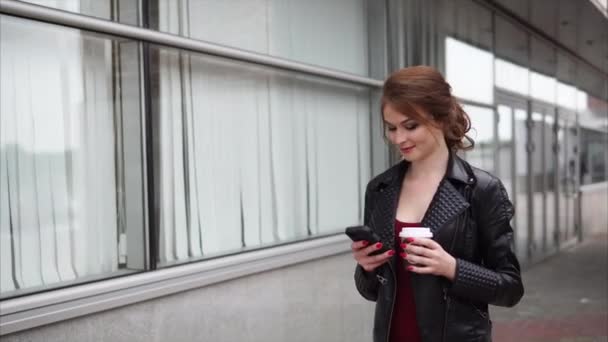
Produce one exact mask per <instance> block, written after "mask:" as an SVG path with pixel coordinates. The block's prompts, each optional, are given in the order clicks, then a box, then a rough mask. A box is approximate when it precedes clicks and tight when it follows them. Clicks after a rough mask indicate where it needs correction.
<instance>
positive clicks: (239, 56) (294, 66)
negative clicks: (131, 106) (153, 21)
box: [0, 0, 383, 88]
mask: <svg viewBox="0 0 608 342" xmlns="http://www.w3.org/2000/svg"><path fill="white" fill-rule="evenodd" d="M0 13H2V14H8V15H12V16H17V17H23V18H26V19H34V20H38V21H42V22H47V23H51V24H57V25H62V26H67V27H72V28H76V29H82V30H87V31H92V32H97V33H103V34H108V35H112V36H119V37H124V38H129V39H133V40H138V41H143V42H147V43H153V44H159V45H164V46H169V47H174V48H178V49H183V50H189V51H194V52H200V53H204V54H207V55H212V56H219V57H225V58H230V59H234V60H238V61H242V62H249V63H253V64H257V65H264V66H268V67H271V68H275V69H282V70H287V71H293V72H298V73H303V74H307V75H313V76H320V77H323V78H330V79H334V80H338V81H344V82H348V83H354V84H358V85H364V86H368V87H374V88H380V87H382V85H383V81H382V80H377V79H373V78H369V77H364V76H359V75H355V74H351V73H348V72H343V71H339V70H334V69H330V68H324V67H318V66H314V65H311V64H306V63H301V62H296V61H292V60H287V59H283V58H278V57H272V56H268V55H264V54H260V53H255V52H249V51H245V50H241V49H237V48H231V47H227V46H222V45H219V44H214V43H208V42H204V41H200V40H196V39H191V38H185V37H180V36H176V35H173V34H169V33H164V32H157V31H153V30H149V29H146V28H141V27H135V26H130V25H126V24H121V23H117V22H112V21H108V20H104V19H99V18H93V17H88V16H84V15H81V14H77V13H71V12H66V11H62V10H57V9H53V8H48V7H43V6H38V5H32V4H27V3H23V2H20V1H15V0H0Z"/></svg>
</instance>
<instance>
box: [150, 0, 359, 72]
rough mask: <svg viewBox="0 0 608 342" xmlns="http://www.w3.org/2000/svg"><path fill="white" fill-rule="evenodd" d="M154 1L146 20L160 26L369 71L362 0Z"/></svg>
mask: <svg viewBox="0 0 608 342" xmlns="http://www.w3.org/2000/svg"><path fill="white" fill-rule="evenodd" d="M158 6H159V8H158V12H157V13H158V14H157V15H158V18H151V20H152V22H154V21H157V26H158V27H157V28H158V29H159V30H160V31H164V32H170V33H173V34H178V35H180V36H186V37H190V38H194V39H199V40H204V41H208V42H212V43H217V44H222V45H227V46H231V47H236V48H240V49H244V50H248V51H254V52H258V53H262V54H268V55H272V56H277V57H281V58H286V59H291V60H297V61H300V62H305V63H309V64H314V65H319V66H323V67H327V68H332V69H337V70H342V71H346V72H350V73H354V74H358V75H368V73H369V67H368V53H367V51H368V50H367V47H368V45H367V44H368V35H367V28H368V20H367V19H368V18H367V4H366V1H365V0H328V1H299V0H287V1H285V0H270V1H267V0H236V1H173V0H161V1H159V4H158ZM337 18H339V24H337ZM153 26H154V25H153Z"/></svg>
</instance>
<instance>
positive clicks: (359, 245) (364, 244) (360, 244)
mask: <svg viewBox="0 0 608 342" xmlns="http://www.w3.org/2000/svg"><path fill="white" fill-rule="evenodd" d="M368 245H369V242H368V241H365V240H361V241H353V243H351V244H350V248H351V249H352V250H353V251H358V250H360V249H361V248H365V247H367V246H368Z"/></svg>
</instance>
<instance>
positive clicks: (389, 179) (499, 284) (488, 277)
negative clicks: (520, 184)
mask: <svg viewBox="0 0 608 342" xmlns="http://www.w3.org/2000/svg"><path fill="white" fill-rule="evenodd" d="M408 165H409V164H408V163H407V162H405V161H403V162H401V163H399V164H397V165H395V166H393V167H392V168H390V169H389V170H387V171H385V172H384V173H382V174H381V175H379V176H377V177H376V178H374V179H373V180H372V181H370V182H369V184H368V186H367V190H366V193H365V213H364V223H365V224H366V225H368V226H370V227H371V228H372V229H373V230H374V231H375V232H376V233H377V234H378V235H379V236H380V237H381V239H382V243H383V244H385V245H388V246H390V248H395V241H394V235H393V225H394V220H395V214H396V208H397V200H398V198H399V194H400V191H401V184H402V182H403V177H404V175H405V172H406V171H407V168H408ZM512 217H513V206H512V204H511V202H510V201H509V199H508V196H507V193H506V190H505V188H504V186H503V185H502V183H501V182H500V180H498V179H497V178H496V177H494V176H492V175H490V174H489V173H487V172H485V171H482V170H479V169H476V168H473V167H471V166H470V165H469V164H468V163H467V162H466V161H464V160H462V159H460V158H459V157H457V156H455V155H451V156H450V162H449V164H448V170H447V172H446V176H445V177H444V179H443V180H442V181H441V183H440V185H439V187H438V189H437V192H436V193H435V196H434V197H433V200H432V201H431V204H430V206H429V208H428V209H427V212H426V213H425V215H424V218H423V220H422V224H423V226H425V227H429V228H430V229H431V231H432V232H433V239H434V240H435V241H436V242H438V243H439V244H440V245H441V246H442V247H443V249H444V250H446V251H447V252H448V253H450V254H451V255H452V256H453V257H454V258H455V259H456V275H455V277H454V280H453V281H449V280H448V279H446V278H444V277H439V276H434V275H420V274H415V273H412V275H411V277H410V278H411V282H412V288H413V292H414V301H415V303H416V320H417V323H418V327H419V330H420V335H421V338H422V341H425V342H437V341H442V342H443V341H446V342H447V341H449V342H451V341H455V342H466V341H491V340H492V322H491V321H490V317H489V313H488V304H493V305H498V306H507V307H511V306H514V305H515V304H517V303H518V302H519V300H520V299H521V297H522V296H523V293H524V289H523V284H522V280H521V275H520V267H519V262H518V261H517V258H516V256H515V254H514V253H513V250H512V248H511V242H512V240H513V230H512V228H511V226H510V220H511V218H512ZM396 255H399V254H398V253H397V254H396ZM395 267H396V264H395V259H394V258H393V259H391V260H390V261H389V262H387V263H386V264H384V265H382V266H381V267H379V268H377V269H376V270H374V271H373V272H366V271H365V270H363V268H362V267H361V266H359V265H357V268H356V270H355V284H356V287H357V290H358V291H359V293H360V294H361V295H362V296H363V297H364V298H366V299H368V300H371V301H375V302H376V310H375V317H374V331H373V337H374V342H386V341H388V340H389V333H390V326H391V324H399V322H392V315H393V305H394V302H395V293H396V277H395Z"/></svg>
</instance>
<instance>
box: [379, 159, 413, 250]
mask: <svg viewBox="0 0 608 342" xmlns="http://www.w3.org/2000/svg"><path fill="white" fill-rule="evenodd" d="M406 170H407V164H406V163H405V162H401V163H399V164H397V165H396V166H395V167H393V168H392V169H391V172H389V173H388V174H387V175H386V177H385V178H384V179H383V180H381V181H380V182H379V183H378V185H377V187H376V193H377V201H376V204H375V206H374V211H373V212H372V217H371V224H372V225H373V226H374V228H375V230H376V233H377V234H378V235H380V238H381V239H382V243H383V244H385V245H386V246H387V247H389V248H391V249H392V248H394V247H395V246H394V245H395V236H394V229H395V228H394V224H395V213H396V210H397V200H398V198H399V193H400V192H401V183H402V182H403V177H404V176H405V171H406Z"/></svg>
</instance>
